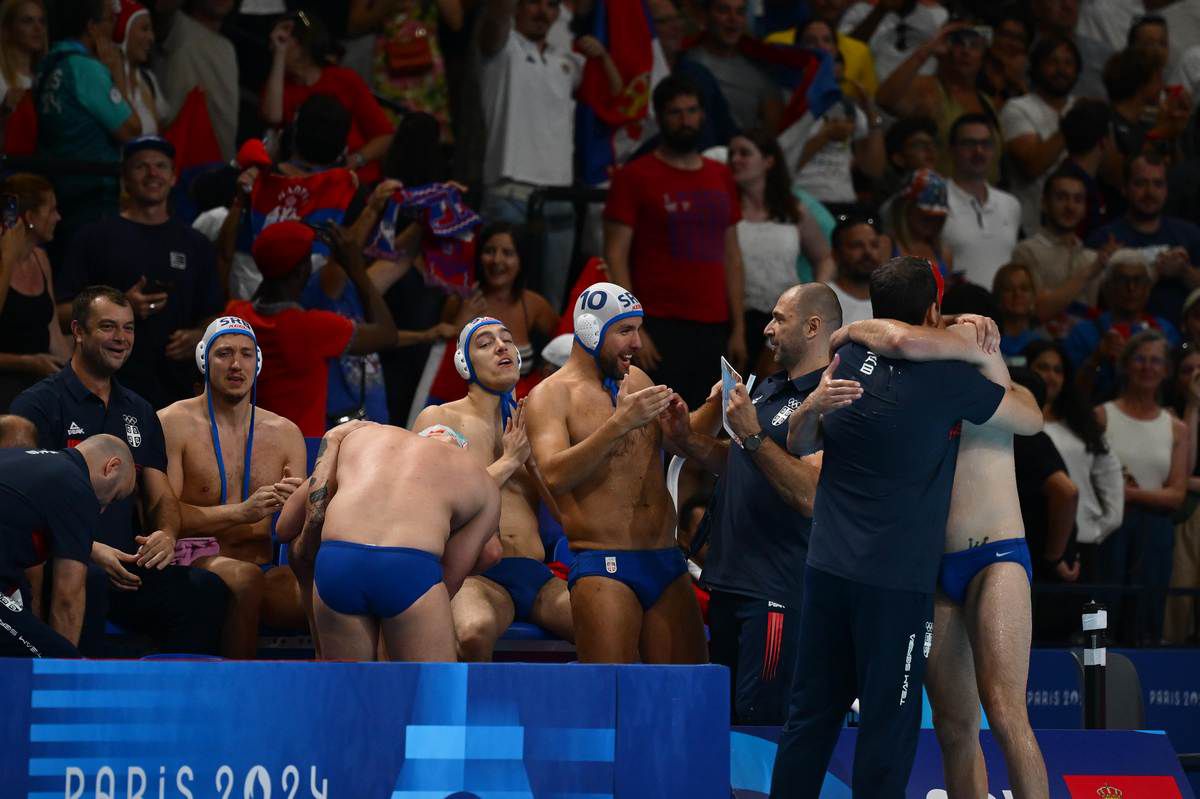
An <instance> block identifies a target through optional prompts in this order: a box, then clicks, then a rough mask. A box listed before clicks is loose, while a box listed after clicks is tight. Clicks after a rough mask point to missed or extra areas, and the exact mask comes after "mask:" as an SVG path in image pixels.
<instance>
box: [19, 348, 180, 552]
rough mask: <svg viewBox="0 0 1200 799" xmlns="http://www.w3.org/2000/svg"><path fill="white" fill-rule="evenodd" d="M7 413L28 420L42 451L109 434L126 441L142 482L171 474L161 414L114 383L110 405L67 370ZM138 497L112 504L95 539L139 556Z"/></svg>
mask: <svg viewBox="0 0 1200 799" xmlns="http://www.w3.org/2000/svg"><path fill="white" fill-rule="evenodd" d="M9 413H15V414H16V415H17V416H24V417H25V418H26V419H28V420H29V421H31V422H33V424H34V426H35V427H36V428H37V431H38V446H39V447H41V448H43V449H66V448H69V447H74V446H75V445H77V444H78V443H79V442H80V441H83V440H84V439H87V438H89V437H91V436H94V435H96V434H97V433H108V434H109V435H114V436H116V437H117V438H121V439H124V440H125V443H126V444H128V445H129V451H130V452H132V453H133V463H134V466H135V467H136V468H137V471H138V475H139V476H141V474H142V470H143V469H157V470H158V471H160V472H162V475H163V479H166V474H167V445H166V441H165V439H164V438H163V431H162V425H161V424H159V422H158V414H156V413H155V412H154V408H152V407H150V403H148V402H146V400H144V399H142V398H141V397H139V396H138V395H137V394H135V393H134V392H132V391H130V390H129V389H127V388H125V387H124V386H123V385H121V384H120V383H118V382H117V381H116V379H114V380H113V381H112V390H111V392H110V393H109V397H108V405H105V404H104V402H103V400H101V399H100V398H99V397H97V396H96V395H95V394H93V393H92V392H91V391H90V390H89V389H88V388H87V386H85V385H84V384H83V383H82V382H81V381H80V380H79V377H78V376H77V375H76V374H75V372H74V370H72V369H71V365H70V364H67V366H66V367H65V368H64V369H63V370H62V371H61V372H59V373H58V374H53V375H50V377H47V378H45V379H44V380H42V381H41V382H39V383H37V384H35V385H33V386H32V387H30V388H28V389H26V390H25V391H23V392H22V393H21V394H20V395H19V396H18V397H17V398H16V399H15V400H13V403H12V407H11V408H10V409H9ZM137 496H138V495H137V493H134V494H133V495H132V496H129V497H126V498H125V499H122V500H120V501H118V502H113V503H112V504H110V505H109V506H108V509H107V510H105V511H104V513H103V514H102V515H101V516H100V528H99V531H98V532H97V534H96V536H95V538H96V540H97V541H99V542H100V543H102V544H107V545H108V546H110V547H116V548H117V549H120V550H123V551H125V552H136V551H137V543H136V542H135V541H134V540H133V539H134V536H137V535H141V533H142V528H141V522H140V521H139V519H138V514H137V513H136V511H137V507H136V505H135V502H136V501H137Z"/></svg>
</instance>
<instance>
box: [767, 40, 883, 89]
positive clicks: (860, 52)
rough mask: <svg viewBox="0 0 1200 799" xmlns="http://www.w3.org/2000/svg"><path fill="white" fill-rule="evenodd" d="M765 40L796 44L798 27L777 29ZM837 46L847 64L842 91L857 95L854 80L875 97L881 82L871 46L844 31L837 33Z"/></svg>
mask: <svg viewBox="0 0 1200 799" xmlns="http://www.w3.org/2000/svg"><path fill="white" fill-rule="evenodd" d="M765 41H766V43H767V44H795V43H796V29H795V28H788V29H786V30H781V31H776V32H775V33H772V34H771V35H770V36H768V37H767V38H766V39H765ZM837 46H838V52H839V53H841V54H842V61H843V62H845V64H846V71H845V74H844V76H843V79H842V83H841V89H842V92H844V93H845V94H846V95H847V96H848V97H851V98H854V97H856V96H857V95H856V94H855V92H854V90H853V88H852V87H851V86H850V83H849V82H850V81H854V82H855V83H857V84H859V85H860V86H862V87H863V91H865V92H866V93H867V96H868V97H871V98H873V97H875V89H876V88H877V87H878V85H879V84H878V81H876V79H875V60H874V59H873V58H871V48H870V47H868V46H867V45H866V44H864V43H863V42H860V41H859V40H858V39H855V38H853V37H851V36H847V35H846V34H844V33H839V34H838V35H837Z"/></svg>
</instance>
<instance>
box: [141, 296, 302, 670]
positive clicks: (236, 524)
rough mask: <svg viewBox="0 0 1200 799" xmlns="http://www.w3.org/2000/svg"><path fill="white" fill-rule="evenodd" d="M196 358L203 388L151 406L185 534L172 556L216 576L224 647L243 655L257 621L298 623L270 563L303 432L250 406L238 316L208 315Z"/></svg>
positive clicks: (247, 355)
mask: <svg viewBox="0 0 1200 799" xmlns="http://www.w3.org/2000/svg"><path fill="white" fill-rule="evenodd" d="M195 357H196V366H197V367H198V368H199V369H200V372H201V374H203V376H204V393H202V394H201V395H200V396H198V397H193V398H191V399H186V400H181V401H180V402H176V403H175V404H174V405H171V406H170V407H167V408H164V409H163V410H161V411H159V413H158V417H159V420H160V421H161V423H162V426H163V433H164V435H165V436H166V442H167V478H168V479H169V480H170V481H171V490H172V491H174V492H175V494H176V495H177V496H178V497H179V510H180V516H181V518H180V533H181V534H182V535H184V536H187V537H185V538H180V539H179V542H178V543H177V544H176V547H175V558H176V562H178V563H181V564H183V565H192V566H195V567H197V568H201V569H206V570H208V571H210V572H213V573H214V574H216V575H217V576H218V577H220V578H221V580H222V581H224V583H225V585H226V586H227V587H228V588H229V590H230V593H231V594H232V600H231V603H230V607H229V616H228V619H227V621H226V624H225V635H224V641H223V645H222V652H223V653H224V655H225V656H226V657H230V658H240V659H249V658H253V657H254V655H255V652H256V651H257V649H258V623H259V619H260V618H262V619H263V620H264V621H265V622H266V623H267V624H268V625H270V626H271V627H277V628H284V629H298V628H303V627H304V625H305V623H306V617H305V613H304V608H303V606H302V604H301V601H300V589H299V586H298V585H297V584H296V576H295V574H293V573H292V570H291V568H290V567H288V566H274V567H273V566H272V563H271V561H272V557H273V554H274V553H273V552H272V551H271V550H272V547H271V517H272V516H273V515H274V514H275V512H276V511H278V510H279V509H280V508H282V507H283V503H284V502H286V501H287V498H288V497H289V496H291V494H292V492H293V491H295V490H296V488H297V486H299V485H300V483H301V481H302V479H303V476H304V470H305V461H306V454H305V451H304V437H303V436H302V435H300V428H298V427H296V425H295V424H293V423H292V422H289V421H288V420H287V419H285V418H283V417H282V416H278V415H276V414H274V413H271V412H270V411H267V410H264V409H262V408H256V407H255V405H254V386H255V382H256V378H257V376H258V368H259V364H260V362H261V361H260V354H259V350H258V344H257V342H256V340H255V338H254V330H253V329H252V328H251V327H250V325H249V324H247V323H246V322H245V321H243V320H242V319H239V318H238V317H236V316H223V317H220V318H218V319H216V320H215V321H213V323H212V324H211V325H209V326H208V329H207V330H206V331H205V333H204V338H203V339H201V341H200V343H199V344H198V345H196V355H195Z"/></svg>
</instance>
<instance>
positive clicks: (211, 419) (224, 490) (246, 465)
mask: <svg viewBox="0 0 1200 799" xmlns="http://www.w3.org/2000/svg"><path fill="white" fill-rule="evenodd" d="M226 333H233V334H236V335H239V336H249V335H250V334H249V333H247V332H246V331H245V330H242V329H239V328H226V329H225V330H219V331H217V332H216V333H215V334H214V335H213V336H212V337H210V338H209V339H208V343H207V345H206V347H205V353H204V388H205V394H207V395H208V423H209V426H210V429H211V433H212V445H213V454H214V455H216V456H217V473H218V474H220V475H221V504H222V505H224V504H225V501H226V499H227V498H228V486H227V485H226V480H225V457H224V456H223V455H222V454H221V434H220V433H219V432H218V431H217V416H216V414H215V413H214V412H213V401H212V377H211V369H212V366H211V364H212V359H211V358H209V357H208V354H209V352H211V350H212V344H213V342H214V341H216V340H217V339H218V338H220V337H221V336H223V335H225V334H226ZM250 338H251V339H252V340H253V341H254V345H255V346H256V347H257V346H258V340H257V339H255V338H254V337H253V336H250ZM250 380H251V383H250V429H249V430H248V431H247V432H246V454H245V458H244V459H243V460H244V462H243V464H242V501H245V499H246V498H247V497H249V496H250V455H251V453H252V452H253V451H254V405H255V400H256V399H257V397H258V375H257V374H255V375H254V376H253V377H251V378H250Z"/></svg>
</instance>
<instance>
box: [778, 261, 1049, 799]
mask: <svg viewBox="0 0 1200 799" xmlns="http://www.w3.org/2000/svg"><path fill="white" fill-rule="evenodd" d="M941 293H942V292H941V281H940V277H939V273H938V272H937V270H936V269H934V268H933V267H932V266H931V265H930V264H929V262H928V261H926V260H925V259H923V258H915V257H911V256H901V257H898V258H893V259H892V260H890V261H888V262H887V263H885V264H883V265H882V266H880V267H879V269H877V270H875V272H874V273H872V275H871V305H872V309H873V311H874V315H875V316H876V317H877V318H889V319H899V320H901V321H904V322H908V323H909V324H913V325H926V326H930V327H937V326H939V325H940V324H941ZM963 419H966V420H967V421H970V422H972V423H975V424H983V423H984V422H990V423H991V424H993V425H994V426H995V427H997V428H998V429H1005V430H1008V431H1010V432H1016V433H1022V434H1030V433H1034V432H1037V431H1038V430H1040V429H1041V426H1042V414H1041V409H1040V408H1038V407H1037V403H1036V402H1035V401H1034V400H1033V398H1032V397H1031V396H1029V394H1028V392H1018V391H1016V390H1014V389H1012V388H1011V387H1010V388H1005V387H1003V386H1000V385H998V384H996V383H993V382H992V381H990V380H988V379H987V378H986V377H984V376H983V375H981V374H980V373H979V371H978V370H977V369H976V368H975V367H974V366H972V365H970V364H966V363H962V362H956V361H929V362H923V363H922V362H915V361H904V360H897V359H889V358H885V357H883V356H881V355H879V354H878V353H875V352H872V351H871V350H869V349H867V348H866V347H863V346H862V345H860V344H857V343H854V342H851V343H849V344H846V345H845V346H843V347H841V348H840V349H839V350H838V351H837V354H836V355H835V356H834V358H833V360H832V361H831V362H830V365H829V367H828V368H827V369H826V371H825V374H824V375H823V376H822V378H821V381H820V384H819V385H818V387H817V389H816V390H815V391H813V392H812V393H811V394H810V395H809V396H808V398H807V399H806V400H805V401H804V403H802V404H801V406H800V408H799V409H798V410H797V411H796V412H795V413H793V414H792V416H791V419H790V420H789V422H788V424H789V431H788V448H789V449H790V450H791V451H792V452H793V453H794V454H798V455H804V454H807V453H809V452H812V451H815V450H816V449H818V448H823V450H824V454H823V461H822V466H821V477H820V480H819V481H818V484H817V495H816V500H815V504H814V508H813V527H812V535H811V538H810V541H809V551H808V564H807V567H806V570H805V577H804V599H803V605H802V610H801V619H800V644H799V648H798V651H799V653H800V654H799V662H798V664H797V667H796V678H795V684H794V687H793V692H792V704H791V708H790V711H789V713H788V720H787V723H786V724H785V725H784V728H783V734H782V736H781V738H780V741H779V750H778V754H777V756H776V759H775V772H774V775H773V777H772V784H771V796H772V797H775V799H783V798H784V797H794V796H816V795H817V794H819V793H820V790H821V784H822V782H823V781H824V778H825V770H826V768H827V766H828V763H829V759H830V757H831V755H832V754H833V747H834V744H835V743H836V741H837V736H838V731H839V729H840V728H841V726H842V719H843V717H844V716H845V713H846V709H847V708H848V707H849V706H850V702H851V700H853V699H854V698H855V697H858V698H859V700H860V702H861V707H862V711H861V712H862V722H861V726H860V728H859V732H858V736H857V743H856V751H855V757H854V774H853V778H852V790H853V792H854V796H855V797H856V799H857V797H893V796H901V795H903V793H904V790H905V786H906V785H907V784H908V777H909V773H910V772H911V770H912V763H913V758H914V756H915V754H916V743H917V734H918V730H919V727H920V720H921V685H922V681H923V678H924V672H925V660H926V658H927V657H928V655H929V646H930V645H931V644H932V634H933V592H934V588H935V585H936V583H937V573H938V566H939V564H940V562H941V554H942V550H943V545H944V542H945V529H946V517H947V515H948V513H949V507H950V489H951V485H952V482H953V479H954V464H955V458H956V456H957V454H958V444H959V440H960V436H959V431H960V421H961V420H963Z"/></svg>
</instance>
